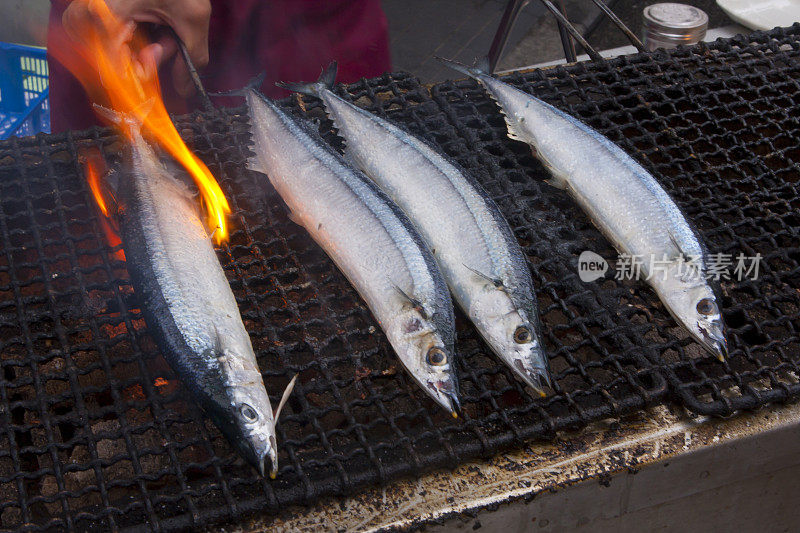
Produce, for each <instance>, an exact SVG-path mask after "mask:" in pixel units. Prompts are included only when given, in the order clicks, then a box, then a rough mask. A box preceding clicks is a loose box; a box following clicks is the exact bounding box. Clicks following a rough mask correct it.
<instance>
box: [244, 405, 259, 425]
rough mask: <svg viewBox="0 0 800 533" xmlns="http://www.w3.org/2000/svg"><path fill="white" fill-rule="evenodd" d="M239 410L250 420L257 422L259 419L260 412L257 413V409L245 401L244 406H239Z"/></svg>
mask: <svg viewBox="0 0 800 533" xmlns="http://www.w3.org/2000/svg"><path fill="white" fill-rule="evenodd" d="M239 412H240V413H242V416H243V417H244V419H245V420H247V421H248V422H255V421H256V420H258V413H256V410H255V409H253V408H252V407H250V406H249V405H247V404H246V403H243V404H242V406H241V407H239Z"/></svg>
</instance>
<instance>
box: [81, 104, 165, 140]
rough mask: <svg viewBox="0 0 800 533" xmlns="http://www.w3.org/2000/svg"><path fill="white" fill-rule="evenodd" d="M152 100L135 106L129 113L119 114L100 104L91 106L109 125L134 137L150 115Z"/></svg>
mask: <svg viewBox="0 0 800 533" xmlns="http://www.w3.org/2000/svg"><path fill="white" fill-rule="evenodd" d="M153 103H154V100H153V99H152V98H149V99H147V100H145V101H144V102H142V103H141V104H139V105H137V106H136V107H135V108H134V109H133V111H132V112H131V113H121V112H119V111H114V110H113V109H109V108H107V107H104V106H101V105H100V104H92V105H93V106H94V110H95V112H96V113H97V114H98V115H100V116H101V117H103V118H104V119H106V120H107V121H108V122H110V123H111V124H113V125H115V126H116V127H117V128H118V129H119V130H121V131H123V132H125V133H129V134H130V135H131V137H136V136H137V135H138V134H139V132H140V130H141V127H142V122H144V119H145V118H146V117H147V115H149V114H150V111H151V110H152V109H153Z"/></svg>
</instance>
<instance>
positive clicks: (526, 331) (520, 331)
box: [514, 326, 533, 344]
mask: <svg viewBox="0 0 800 533" xmlns="http://www.w3.org/2000/svg"><path fill="white" fill-rule="evenodd" d="M532 340H533V335H531V330H530V328H529V327H528V326H517V329H515V330H514V342H516V343H517V344H525V343H527V342H531V341H532Z"/></svg>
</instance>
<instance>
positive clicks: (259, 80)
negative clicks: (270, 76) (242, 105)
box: [208, 72, 267, 97]
mask: <svg viewBox="0 0 800 533" xmlns="http://www.w3.org/2000/svg"><path fill="white" fill-rule="evenodd" d="M266 77H267V73H266V72H260V73H258V74H256V75H255V76H253V77H252V78H251V79H250V81H248V82H247V83H246V84H245V86H244V87H242V88H241V89H233V90H231V91H222V92H218V93H208V96H214V97H216V96H246V95H247V92H248V91H257V90H258V89H259V88H260V87H261V86H262V85H263V84H264V78H266Z"/></svg>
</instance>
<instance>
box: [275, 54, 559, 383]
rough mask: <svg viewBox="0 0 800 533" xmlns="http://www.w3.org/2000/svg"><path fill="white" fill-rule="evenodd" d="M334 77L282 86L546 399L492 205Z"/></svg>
mask: <svg viewBox="0 0 800 533" xmlns="http://www.w3.org/2000/svg"><path fill="white" fill-rule="evenodd" d="M335 77H336V64H335V63H332V64H331V66H329V67H328V69H327V70H326V71H324V72H323V73H322V76H321V77H320V79H319V80H318V81H317V82H316V83H308V84H303V83H286V84H279V85H280V86H282V87H286V88H288V89H291V90H294V91H297V92H301V93H304V94H309V95H312V96H316V97H318V98H320V99H321V100H322V102H323V103H324V105H325V109H326V110H327V112H328V114H329V115H330V116H331V117H332V118H333V122H334V125H335V127H336V128H337V129H338V131H339V134H340V135H341V136H342V137H344V139H345V146H346V148H345V153H346V155H347V156H348V157H349V158H350V159H352V161H353V162H354V163H355V164H356V165H357V166H358V167H359V168H361V169H362V170H363V171H364V173H366V174H367V175H368V176H369V177H370V178H372V180H374V181H375V183H376V184H377V185H378V186H379V187H380V188H381V189H382V190H383V191H384V192H385V193H386V194H387V195H388V196H389V197H390V198H391V199H392V200H394V201H395V202H396V203H397V205H398V206H399V207H400V208H401V209H402V210H403V211H404V212H405V213H406V214H407V215H408V217H409V218H410V219H411V221H412V223H413V224H414V225H415V226H416V228H417V229H418V230H419V232H420V234H421V235H422V236H423V238H424V239H425V241H426V243H427V244H428V245H429V246H430V248H431V250H432V251H433V255H434V257H435V258H436V260H437V262H438V263H439V265H440V267H441V269H442V274H443V275H444V278H445V280H446V281H447V284H448V285H449V286H450V289H451V291H452V293H453V295H454V297H455V300H456V301H457V302H458V303H459V305H460V306H461V308H462V309H463V310H464V312H465V313H467V315H468V316H469V318H470V319H471V320H472V322H473V323H474V324H475V325H476V327H477V329H478V331H479V332H480V334H481V335H482V336H483V337H484V339H486V341H487V342H488V344H489V346H490V347H491V348H492V350H493V351H494V352H495V353H496V354H497V355H498V356H499V357H500V358H501V359H502V360H503V361H504V362H505V363H506V364H507V365H508V366H509V367H510V368H511V369H512V370H513V371H514V372H515V373H516V374H517V375H518V376H519V377H520V378H521V379H522V380H523V381H525V383H527V384H528V385H530V386H531V387H533V388H534V389H535V390H536V391H537V392H539V393H540V394H541V395H544V392H543V383H544V384H548V385H549V383H550V378H549V372H548V361H547V357H546V355H545V353H544V350H543V347H542V342H541V334H540V332H539V331H540V328H539V317H538V311H537V305H536V296H535V294H534V291H533V282H532V280H531V274H530V270H529V269H528V265H527V263H526V260H525V256H524V255H523V253H522V250H521V249H520V246H519V244H518V243H517V240H516V239H515V237H514V234H513V233H512V231H511V228H510V227H509V225H508V222H507V221H506V220H505V218H503V215H502V214H501V213H500V210H499V209H498V208H497V205H496V204H495V203H494V201H493V200H492V199H491V198H490V197H489V195H488V194H487V193H486V191H484V190H483V188H482V187H481V186H480V185H479V184H478V183H477V182H476V181H475V180H474V179H473V178H471V177H470V176H469V175H467V174H466V173H465V172H464V171H462V170H461V169H460V168H459V167H458V166H456V164H455V163H454V162H452V161H451V160H449V159H448V158H447V157H445V156H444V155H442V154H441V153H439V152H437V151H436V150H435V149H433V148H432V147H431V146H430V145H429V144H427V143H426V142H424V141H423V140H421V139H419V138H417V137H415V136H413V135H411V134H410V133H408V132H407V131H405V130H404V129H402V128H400V127H398V126H397V125H395V124H393V123H391V122H389V121H388V120H385V119H383V118H380V117H378V116H375V115H373V114H372V113H369V112H368V111H366V110H364V109H361V108H360V107H357V106H355V105H353V104H351V103H350V102H347V101H346V100H344V99H342V98H340V97H339V96H337V95H336V94H335V93H333V92H332V91H331V87H332V86H333V83H334V80H335Z"/></svg>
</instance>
